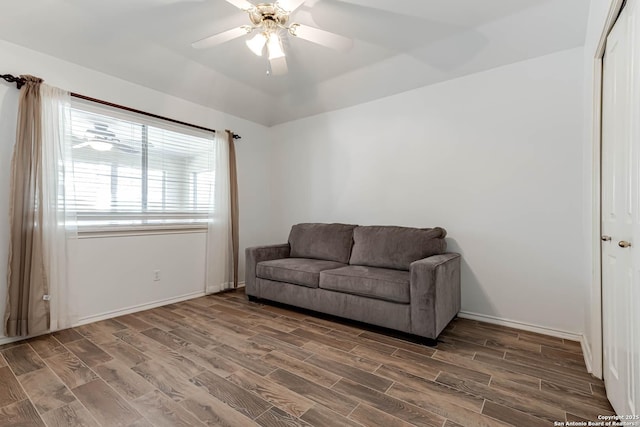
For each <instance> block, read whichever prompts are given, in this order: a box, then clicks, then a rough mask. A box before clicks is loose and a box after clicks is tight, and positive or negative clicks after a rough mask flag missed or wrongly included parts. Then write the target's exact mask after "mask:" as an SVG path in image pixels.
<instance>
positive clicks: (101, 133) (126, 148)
mask: <svg viewBox="0 0 640 427" xmlns="http://www.w3.org/2000/svg"><path fill="white" fill-rule="evenodd" d="M74 141H77V142H78V144H76V145H74V146H73V148H83V147H91V148H93V149H94V150H96V151H111V149H112V148H116V149H117V150H119V151H122V152H125V153H137V152H138V150H137V149H136V148H135V147H134V144H127V143H126V142H125V141H120V140H119V139H118V138H116V134H115V133H114V132H112V131H111V130H110V129H109V125H107V124H106V123H94V124H93V129H87V130H86V131H85V135H84V138H82V139H81V138H75V137H74Z"/></svg>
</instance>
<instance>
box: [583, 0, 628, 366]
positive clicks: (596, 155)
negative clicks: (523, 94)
mask: <svg viewBox="0 0 640 427" xmlns="http://www.w3.org/2000/svg"><path fill="white" fill-rule="evenodd" d="M624 2H625V0H612V1H611V6H610V7H609V14H608V15H607V19H606V21H605V24H604V28H603V29H602V34H601V35H600V41H599V42H598V45H597V47H596V51H595V53H594V56H593V58H594V59H593V129H592V138H591V140H592V150H593V152H592V159H593V162H592V172H593V173H592V213H593V217H592V221H593V222H592V239H591V241H592V265H593V276H592V289H591V296H592V298H591V307H590V310H591V316H590V318H591V331H592V334H591V339H592V342H591V354H590V356H591V357H590V359H591V366H590V368H591V369H590V371H591V373H592V374H593V375H594V376H596V377H598V378H602V376H603V352H604V346H603V330H602V320H603V319H602V245H601V243H600V237H601V233H602V230H601V229H602V227H601V226H602V218H601V215H602V172H601V171H602V86H603V84H602V77H603V75H602V74H603V72H602V71H603V58H604V51H605V46H606V41H607V36H608V35H609V32H611V29H612V28H613V25H614V24H615V22H616V20H617V18H618V15H619V14H620V11H621V10H622V6H623V5H624ZM588 350H589V349H588V348H587V351H588ZM585 355H586V354H585ZM588 359H589V358H587V360H588Z"/></svg>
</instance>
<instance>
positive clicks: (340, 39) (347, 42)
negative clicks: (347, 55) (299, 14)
mask: <svg viewBox="0 0 640 427" xmlns="http://www.w3.org/2000/svg"><path fill="white" fill-rule="evenodd" d="M290 33H291V35H293V36H296V37H299V38H301V39H304V40H307V41H310V42H312V43H316V44H319V45H321V46H326V47H330V48H331V49H335V50H339V51H341V52H346V51H348V50H349V49H351V47H353V40H351V39H350V38H347V37H344V36H340V35H338V34H335V33H330V32H328V31H324V30H320V29H318V28H314V27H310V26H308V25H303V24H293V25H292V26H291V30H290Z"/></svg>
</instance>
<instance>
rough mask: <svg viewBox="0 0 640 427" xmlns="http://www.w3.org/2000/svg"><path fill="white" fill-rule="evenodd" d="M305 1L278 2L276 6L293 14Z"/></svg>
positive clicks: (287, 0) (284, 0)
mask: <svg viewBox="0 0 640 427" xmlns="http://www.w3.org/2000/svg"><path fill="white" fill-rule="evenodd" d="M227 1H228V0H227ZM305 1H306V0H278V5H279V6H280V7H281V8H282V9H284V10H286V11H287V12H293V11H294V10H296V9H297V8H299V7H300V6H302V5H303V3H304V2H305Z"/></svg>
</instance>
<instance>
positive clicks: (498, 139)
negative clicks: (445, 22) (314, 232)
mask: <svg viewBox="0 0 640 427" xmlns="http://www.w3.org/2000/svg"><path fill="white" fill-rule="evenodd" d="M583 67H584V60H583V50H582V49H581V48H578V49H572V50H567V51H562V52H559V53H555V54H552V55H548V56H544V57H540V58H537V59H533V60H528V61H525V62H520V63H516V64H512V65H508V66H505V67H501V68H497V69H493V70H489V71H486V72H482V73H478V74H475V75H471V76H467V77H463V78H459V79H457V80H452V81H448V82H444V83H441V84H437V85H433V86H429V87H424V88H421V89H417V90H413V91H410V92H406V93H403V94H400V95H396V96H392V97H389V98H385V99H380V100H377V101H373V102H370V103H367V104H363V105H359V106H356V107H352V108H348V109H344V110H340V111H335V112H330V113H327V114H321V115H318V116H315V117H311V118H307V119H301V120H298V121H294V122H290V123H286V124H283V125H279V126H277V127H275V128H273V135H272V136H273V153H272V154H271V160H272V162H273V170H274V173H275V174H276V175H275V176H274V180H275V182H274V184H275V185H274V187H275V188H277V189H278V191H279V193H278V194H277V195H276V196H275V197H276V199H275V202H276V205H275V206H278V207H279V209H280V211H279V212H278V213H277V214H276V216H277V217H278V218H279V221H278V223H277V229H278V230H279V234H280V237H281V238H280V239H279V240H281V241H283V240H285V239H286V236H287V232H288V229H289V227H290V226H291V224H293V223H296V222H309V221H337V222H350V223H358V224H395V225H406V226H420V227H428V226H436V225H438V226H443V227H445V228H446V229H447V230H448V232H449V237H450V238H449V239H448V243H449V248H450V250H452V251H456V252H460V253H461V254H462V256H463V270H462V281H463V283H462V286H463V292H462V309H463V310H464V311H466V312H471V313H478V314H481V315H484V316H495V317H498V318H501V319H507V320H511V321H516V322H522V323H525V324H528V325H534V326H539V327H542V328H548V329H551V330H553V331H555V332H558V331H561V332H569V333H573V334H580V333H582V332H583V331H584V328H585V326H584V319H585V314H584V304H585V293H586V286H585V283H587V282H588V280H590V277H589V272H588V270H587V264H588V259H587V256H586V253H585V251H583V249H582V247H583V245H584V244H585V236H584V233H583V227H582V224H583V210H582V206H583V200H582V198H583V194H582V179H583V169H582V165H583V159H582V153H583V141H582V136H583V126H584V124H583V120H584V117H583V113H582V112H583V72H584V70H583Z"/></svg>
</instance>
